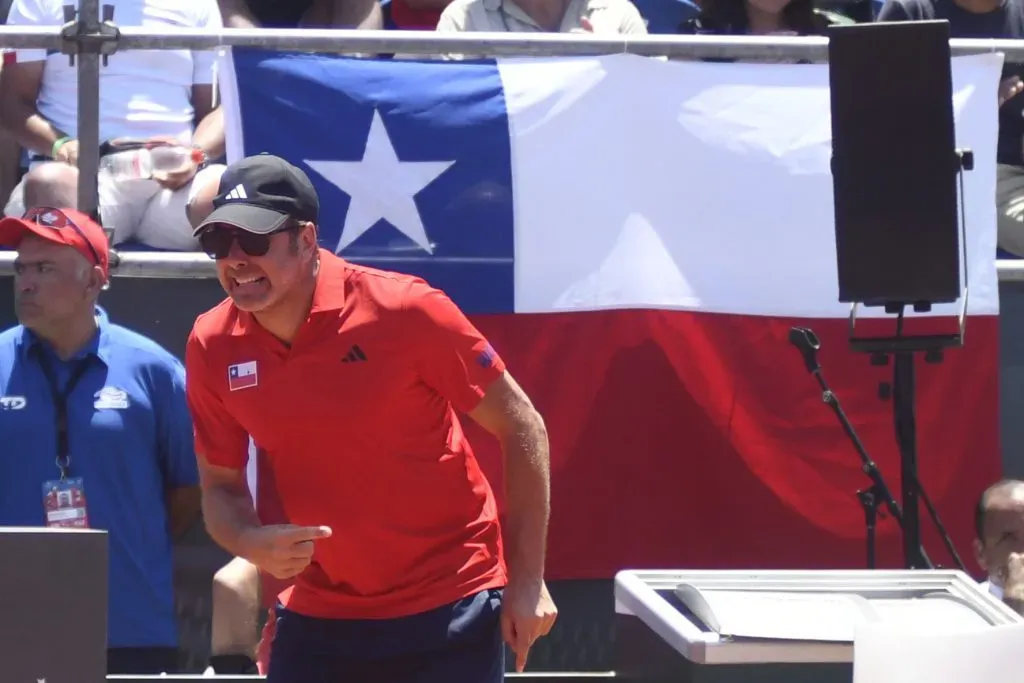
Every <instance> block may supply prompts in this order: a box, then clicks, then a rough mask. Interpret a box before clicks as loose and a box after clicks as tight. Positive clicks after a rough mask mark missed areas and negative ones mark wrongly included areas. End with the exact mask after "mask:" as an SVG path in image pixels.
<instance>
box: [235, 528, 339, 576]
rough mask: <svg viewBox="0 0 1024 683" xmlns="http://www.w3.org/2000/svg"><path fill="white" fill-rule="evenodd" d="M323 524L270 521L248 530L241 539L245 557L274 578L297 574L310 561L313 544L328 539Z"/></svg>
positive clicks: (329, 531)
mask: <svg viewBox="0 0 1024 683" xmlns="http://www.w3.org/2000/svg"><path fill="white" fill-rule="evenodd" d="M330 535H331V528H330V527H326V526H296V525H294V524H272V525H268V526H262V527H259V528H256V529H252V530H250V531H248V532H247V533H246V534H245V536H244V537H243V539H242V545H243V547H244V549H245V556H246V559H247V560H249V561H250V562H252V563H253V564H254V565H256V566H257V567H259V568H260V569H261V570H263V571H265V572H267V573H268V574H270V575H271V576H273V577H274V578H277V579H290V578H292V577H295V576H298V575H299V574H301V573H302V572H303V571H305V569H306V567H308V566H309V563H310V562H311V561H312V560H313V543H314V541H316V540H318V539H321V538H328V537H329V536H330Z"/></svg>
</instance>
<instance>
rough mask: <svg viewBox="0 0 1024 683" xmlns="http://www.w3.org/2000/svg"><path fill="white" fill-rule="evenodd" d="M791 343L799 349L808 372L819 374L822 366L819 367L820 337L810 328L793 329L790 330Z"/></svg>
mask: <svg viewBox="0 0 1024 683" xmlns="http://www.w3.org/2000/svg"><path fill="white" fill-rule="evenodd" d="M789 343H790V344H792V345H793V346H795V347H796V348H797V350H798V351H799V352H800V355H801V356H803V358H804V365H805V366H806V367H807V372H811V373H813V372H817V371H818V370H819V369H820V367H821V366H819V365H818V349H819V348H821V342H820V341H818V335H816V334H814V332H813V331H812V330H811V329H810V328H808V327H793V328H790V330H789Z"/></svg>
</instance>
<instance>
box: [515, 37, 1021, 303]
mask: <svg viewBox="0 0 1024 683" xmlns="http://www.w3.org/2000/svg"><path fill="white" fill-rule="evenodd" d="M1001 67H1002V55H999V54H986V55H978V56H971V57H960V58H957V59H954V60H953V71H954V78H953V81H954V92H955V97H954V105H955V111H956V114H957V145H958V146H960V147H970V148H972V149H973V150H974V153H975V159H976V163H975V168H976V170H975V171H972V172H970V173H967V174H966V175H965V179H964V180H965V189H966V202H965V208H966V213H967V232H968V234H967V241H968V259H969V271H970V300H969V310H970V311H971V312H972V313H989V314H994V313H996V312H998V283H997V278H996V272H995V263H994V255H995V250H996V232H995V231H996V227H995V207H994V201H993V197H994V196H995V153H996V131H997V128H998V120H997V109H996V104H995V103H996V92H997V87H998V83H999V76H1000V70H1001ZM499 68H500V70H501V78H502V83H503V85H504V91H505V102H506V106H507V108H508V109H509V111H508V116H509V127H510V134H511V147H512V159H513V160H514V174H513V178H514V186H515V220H516V234H515V254H516V261H515V272H516V290H515V300H516V310H517V311H518V312H530V313H533V312H548V311H569V310H593V309H618V308H651V307H657V308H673V309H688V310H701V311H709V312H717V313H741V314H754V315H784V316H798V317H846V316H847V315H849V306H848V305H843V304H839V303H838V301H837V299H838V284H837V275H836V263H835V236H834V219H833V206H832V176H831V172H830V168H829V163H830V157H831V116H830V110H829V106H830V103H829V89H828V67H827V66H826V65H764V64H708V63H687V62H662V61H658V60H652V59H646V58H643V57H637V56H632V55H612V56H606V57H600V58H569V59H563V60H523V59H510V60H501V61H499ZM623 102H628V103H629V105H628V106H623ZM894 115H899V114H898V113H897V112H894ZM872 124H874V125H879V126H883V125H885V122H884V121H877V122H865V125H872ZM956 310H957V307H956V306H954V305H951V306H943V307H936V310H935V313H936V314H940V313H941V314H947V315H948V314H950V313H952V312H954V311H956ZM881 314H883V313H882V311H881V310H880V309H868V310H866V311H865V312H864V315H865V316H869V315H881Z"/></svg>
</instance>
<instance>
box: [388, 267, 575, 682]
mask: <svg viewBox="0 0 1024 683" xmlns="http://www.w3.org/2000/svg"><path fill="white" fill-rule="evenodd" d="M405 308H406V311H407V312H409V313H410V321H411V323H412V324H411V325H410V329H409V333H410V335H411V338H413V339H415V340H416V348H417V352H418V354H419V357H418V360H419V369H420V376H421V378H422V379H423V381H424V382H425V383H426V384H427V385H428V386H431V387H433V388H434V389H435V390H436V391H437V392H438V394H440V395H441V396H443V397H444V398H446V399H448V400H449V401H450V402H451V403H452V405H453V406H454V407H455V408H456V409H458V410H460V411H461V412H463V413H468V414H469V416H470V417H471V418H472V419H473V420H475V421H476V422H478V423H479V424H480V425H481V426H483V427H484V428H485V429H487V430H488V431H490V432H491V433H492V434H493V435H494V436H495V437H496V438H497V439H498V442H499V443H500V444H501V450H502V453H503V454H504V460H505V490H506V514H505V523H504V525H503V536H504V542H505V548H506V565H507V567H508V583H507V585H506V586H505V593H504V597H503V601H502V607H501V632H502V638H503V639H504V640H505V642H506V643H508V645H509V646H510V647H511V648H512V651H513V652H514V653H515V655H516V663H515V667H516V670H517V671H523V670H524V669H525V668H526V659H527V656H528V654H529V651H530V648H531V647H532V646H533V644H534V642H535V641H536V639H537V638H540V637H542V636H545V635H547V634H548V633H549V632H550V631H551V628H552V626H553V625H554V623H555V619H556V618H557V615H558V609H557V608H556V607H555V603H554V601H552V599H551V595H550V594H549V593H548V589H547V586H546V585H545V583H544V556H545V550H546V547H547V530H548V517H549V515H550V490H551V487H550V477H549V472H550V464H549V457H548V435H547V431H546V429H545V427H544V421H543V420H542V419H541V416H540V414H539V413H538V412H537V410H536V409H535V408H534V407H533V405H532V404H531V403H530V399H528V398H527V397H526V394H525V392H523V390H522V389H521V388H520V387H519V385H518V384H516V382H515V380H513V379H512V377H511V376H509V374H508V373H507V372H506V371H505V364H504V362H503V361H502V360H501V358H500V357H499V356H498V354H497V353H496V352H495V351H494V349H493V348H492V347H491V345H490V344H489V343H488V342H487V340H486V339H484V337H483V335H481V334H480V332H479V331H477V329H476V328H475V327H473V325H472V324H471V323H470V322H469V321H468V320H467V319H466V317H465V316H464V315H463V314H462V311H460V310H459V309H458V308H457V307H456V306H455V304H454V303H452V301H451V300H450V299H449V298H448V297H447V296H445V295H444V294H443V293H442V292H439V291H438V290H436V289H433V288H431V287H429V286H428V285H426V284H425V283H423V282H422V281H419V282H417V283H415V284H413V285H411V286H410V288H409V295H408V296H407V298H406V306H405Z"/></svg>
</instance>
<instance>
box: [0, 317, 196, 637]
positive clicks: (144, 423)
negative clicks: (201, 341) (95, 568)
mask: <svg viewBox="0 0 1024 683" xmlns="http://www.w3.org/2000/svg"><path fill="white" fill-rule="evenodd" d="M97 310H98V313H97V322H98V323H99V330H98V332H97V334H96V336H95V337H94V338H93V340H92V341H91V342H90V343H89V344H88V345H87V346H86V347H85V348H84V349H83V350H82V351H81V352H80V353H79V354H78V355H77V356H76V357H75V358H72V359H69V360H68V361H61V360H60V359H59V358H58V357H57V356H56V354H55V353H54V352H53V351H52V350H51V349H50V348H49V346H48V345H47V344H46V343H45V342H43V341H41V340H40V339H38V338H37V337H36V336H35V335H34V334H32V332H30V331H29V330H27V329H25V328H24V327H23V326H20V325H19V326H17V327H14V328H12V329H9V330H6V331H4V332H3V333H0V438H2V440H3V446H2V447H0V526H43V525H45V519H44V511H43V482H45V481H49V480H52V479H58V478H59V477H60V472H59V470H58V469H57V466H56V464H55V462H54V460H55V458H56V456H57V437H56V427H55V420H56V411H55V409H54V405H53V397H52V395H51V393H50V387H49V384H48V383H47V380H46V376H45V375H44V373H43V370H42V367H41V366H40V361H39V357H38V355H37V354H38V353H43V354H46V355H47V356H48V357H49V359H50V362H51V366H52V367H53V369H54V373H55V375H56V377H57V383H58V385H59V387H60V389H61V390H63V388H64V387H65V385H66V383H67V381H68V378H69V377H70V376H71V374H72V372H74V369H75V368H76V367H77V364H78V363H80V362H85V363H87V364H88V366H87V369H86V370H85V373H84V374H83V375H82V376H81V379H79V381H78V382H77V384H76V385H75V387H74V389H73V390H72V392H71V394H70V396H69V397H68V401H67V407H68V443H69V448H68V450H69V454H70V457H71V463H70V468H69V469H70V473H69V475H70V476H71V477H82V479H83V482H82V483H83V487H84V490H85V498H86V508H87V513H88V516H89V526H90V527H92V528H94V529H105V530H107V531H108V532H109V543H110V612H109V637H108V644H109V646H110V647H176V646H177V643H178V628H177V623H176V619H175V610H174V589H173V583H172V564H171V538H170V531H169V519H168V512H167V506H166V503H165V492H166V491H168V490H170V489H175V488H180V487H187V486H195V485H197V484H198V480H199V477H198V473H197V469H196V459H195V454H194V451H193V444H192V423H191V420H190V417H189V414H188V408H187V406H186V403H185V371H184V368H183V367H182V365H181V363H180V362H179V361H178V360H177V359H176V358H175V357H174V356H172V355H171V354H170V353H168V352H167V351H165V350H164V349H163V348H161V347H160V346H159V345H158V344H156V343H155V342H153V341H151V340H149V339H147V338H145V337H143V336H142V335H139V334H136V333H135V332H132V331H131V330H128V329H125V328H123V327H120V326H119V325H114V324H111V323H110V321H109V320H108V319H107V316H106V314H105V313H103V312H102V311H100V310H99V309H97ZM67 559H68V561H69V562H73V561H74V558H67Z"/></svg>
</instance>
